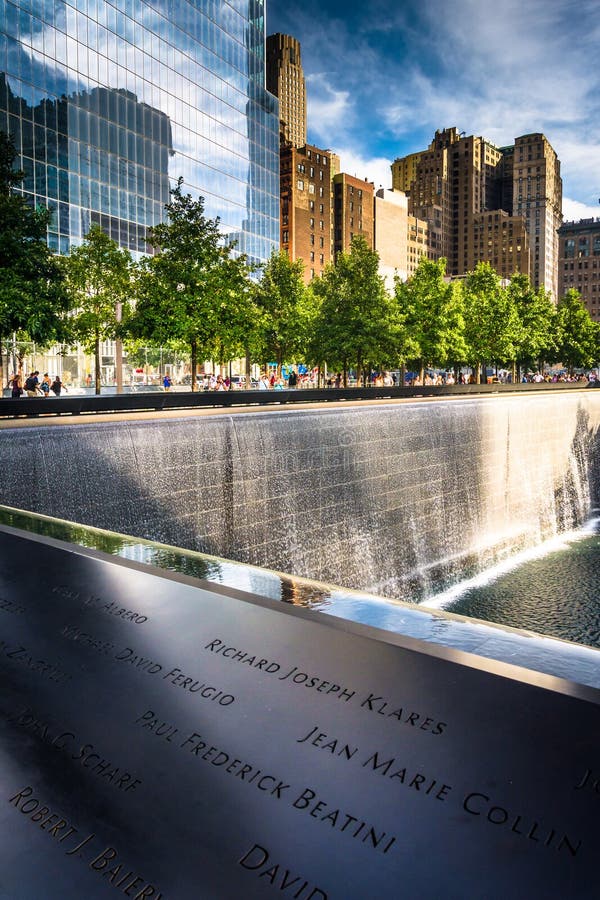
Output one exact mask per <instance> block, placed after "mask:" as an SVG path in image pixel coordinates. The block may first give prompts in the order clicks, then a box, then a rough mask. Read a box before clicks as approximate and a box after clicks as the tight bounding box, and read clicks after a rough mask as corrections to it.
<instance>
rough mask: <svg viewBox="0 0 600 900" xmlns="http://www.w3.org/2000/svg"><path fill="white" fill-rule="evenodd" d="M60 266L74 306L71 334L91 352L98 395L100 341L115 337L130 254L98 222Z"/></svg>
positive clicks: (124, 302)
mask: <svg viewBox="0 0 600 900" xmlns="http://www.w3.org/2000/svg"><path fill="white" fill-rule="evenodd" d="M63 266H64V270H65V277H66V283H67V286H68V289H69V291H70V294H71V300H72V303H73V306H74V309H75V312H74V314H73V317H72V319H71V328H72V334H73V337H74V338H75V339H76V340H77V341H79V342H80V343H81V344H82V345H83V346H84V347H85V349H86V350H88V352H93V353H94V359H95V367H94V368H95V390H96V393H97V394H99V393H100V375H101V370H100V344H101V342H102V341H106V340H109V339H114V338H116V336H117V329H118V323H119V321H120V319H121V315H122V313H123V307H125V308H126V307H127V306H128V304H129V296H130V292H131V280H132V260H131V256H130V254H129V253H128V251H127V250H121V249H120V248H119V246H118V245H117V243H116V242H115V241H113V240H112V239H111V238H110V237H108V235H107V234H105V233H104V231H102V229H101V228H100V226H99V225H92V227H91V228H90V230H89V232H88V234H87V235H86V237H85V239H84V241H83V243H82V244H80V246H78V247H75V248H74V249H73V250H72V251H71V255H70V256H68V257H66V258H65V259H64V261H63ZM119 307H120V308H119ZM125 315H127V312H126V309H125Z"/></svg>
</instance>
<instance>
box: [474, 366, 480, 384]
mask: <svg viewBox="0 0 600 900" xmlns="http://www.w3.org/2000/svg"><path fill="white" fill-rule="evenodd" d="M475 384H481V363H480V362H478V363H477V365H476V366H475Z"/></svg>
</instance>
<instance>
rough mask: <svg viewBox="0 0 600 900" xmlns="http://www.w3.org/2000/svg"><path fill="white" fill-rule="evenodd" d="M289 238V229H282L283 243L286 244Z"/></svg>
mask: <svg viewBox="0 0 600 900" xmlns="http://www.w3.org/2000/svg"><path fill="white" fill-rule="evenodd" d="M289 239H290V233H289V231H284V232H283V243H284V244H287V243H288V241H289Z"/></svg>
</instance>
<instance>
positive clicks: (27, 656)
mask: <svg viewBox="0 0 600 900" xmlns="http://www.w3.org/2000/svg"><path fill="white" fill-rule="evenodd" d="M0 653H1V654H2V655H3V656H6V657H7V659H11V660H13V661H14V662H17V663H19V664H20V665H23V666H26V668H28V669H31V671H32V672H37V673H38V674H39V675H42V676H43V677H44V678H48V679H49V680H50V681H54V682H56V684H64V682H65V681H70V680H71V675H69V673H68V672H65V671H63V670H62V669H61V668H60V667H59V666H57V665H55V664H54V663H51V662H49V661H48V660H46V659H38V658H36V657H35V656H33V655H32V653H31V652H30V651H29V650H28V649H27V647H23V646H21V645H18V644H7V643H6V641H0Z"/></svg>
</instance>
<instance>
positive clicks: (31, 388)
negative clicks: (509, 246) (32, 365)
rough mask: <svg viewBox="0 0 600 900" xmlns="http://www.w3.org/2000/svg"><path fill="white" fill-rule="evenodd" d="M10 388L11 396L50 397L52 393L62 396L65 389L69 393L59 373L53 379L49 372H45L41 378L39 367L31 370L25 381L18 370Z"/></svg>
mask: <svg viewBox="0 0 600 900" xmlns="http://www.w3.org/2000/svg"><path fill="white" fill-rule="evenodd" d="M10 389H11V397H14V398H17V397H22V396H23V394H26V395H27V396H28V397H49V396H50V394H54V396H55V397H60V395H61V393H62V392H63V391H65V393H68V391H67V388H66V386H65V385H64V384H63V382H62V381H61V379H60V376H59V375H55V376H54V380H53V381H52V380H51V379H50V375H49V374H48V372H44V374H43V376H42V377H41V378H40V373H39V372H38V370H37V369H35V370H34V371H33V372H30V373H29V375H27V377H26V378H25V381H24V382H22V379H21V375H20V373H18V372H17V373H16V374H15V375H13V377H12V378H11V380H10Z"/></svg>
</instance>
